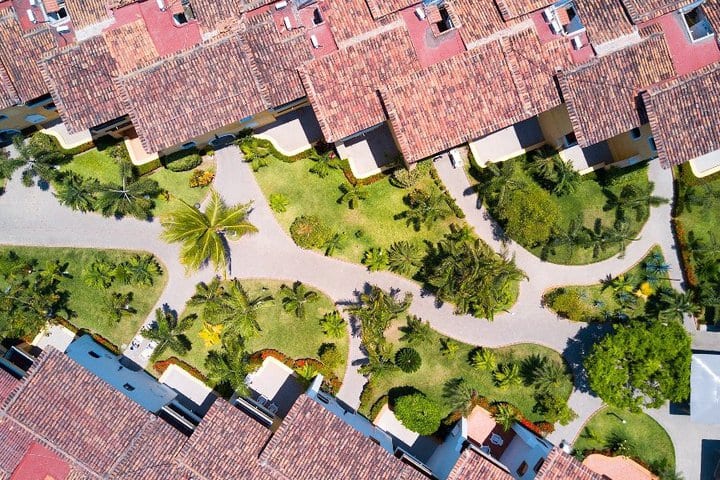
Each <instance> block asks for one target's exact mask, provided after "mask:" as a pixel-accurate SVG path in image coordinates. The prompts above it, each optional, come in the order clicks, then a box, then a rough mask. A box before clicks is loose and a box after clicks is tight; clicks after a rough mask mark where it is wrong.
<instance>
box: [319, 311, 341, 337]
mask: <svg viewBox="0 0 720 480" xmlns="http://www.w3.org/2000/svg"><path fill="white" fill-rule="evenodd" d="M320 328H322V331H323V333H325V335H328V336H330V337H334V338H340V337H342V336H344V335H345V333H346V329H345V320H344V319H343V318H342V316H341V315H340V312H338V311H337V310H333V311H332V312H328V313H326V314H325V315H323V317H322V318H321V319H320Z"/></svg>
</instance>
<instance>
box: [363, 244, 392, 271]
mask: <svg viewBox="0 0 720 480" xmlns="http://www.w3.org/2000/svg"><path fill="white" fill-rule="evenodd" d="M388 262H389V259H388V255H387V252H386V251H385V249H384V248H380V247H373V248H371V249H369V250H366V251H365V254H364V255H363V258H362V263H363V265H365V266H366V267H367V268H368V270H370V271H371V272H376V271H378V270H384V269H386V268H387V267H388Z"/></svg>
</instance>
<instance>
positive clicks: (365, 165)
mask: <svg viewBox="0 0 720 480" xmlns="http://www.w3.org/2000/svg"><path fill="white" fill-rule="evenodd" d="M336 148H337V152H338V155H339V156H340V158H347V159H348V161H349V162H350V169H351V170H352V172H353V175H355V177H356V178H367V177H371V176H373V175H375V174H378V173H380V172H382V171H383V170H384V169H386V168H388V167H390V166H391V165H395V164H396V162H397V159H398V158H399V156H400V152H399V151H398V148H397V146H396V145H395V140H394V139H393V137H392V134H391V133H390V128H389V127H388V125H387V124H386V123H383V124H381V125H379V126H377V127H375V128H373V129H371V130H368V131H366V132H363V133H361V134H359V135H358V136H356V137H353V138H351V139H349V140H346V141H345V142H342V143H337V144H336Z"/></svg>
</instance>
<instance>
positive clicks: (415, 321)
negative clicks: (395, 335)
mask: <svg viewBox="0 0 720 480" xmlns="http://www.w3.org/2000/svg"><path fill="white" fill-rule="evenodd" d="M406 321H407V325H406V326H404V327H400V330H401V331H402V332H403V335H402V336H401V337H400V340H401V341H403V342H407V343H409V344H411V345H412V344H416V345H417V344H421V343H425V342H428V341H430V339H431V338H432V328H431V327H430V323H428V322H425V321H423V319H422V318H420V317H416V316H415V315H408V316H407V317H406Z"/></svg>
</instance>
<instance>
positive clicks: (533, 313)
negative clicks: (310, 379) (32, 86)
mask: <svg viewBox="0 0 720 480" xmlns="http://www.w3.org/2000/svg"><path fill="white" fill-rule="evenodd" d="M216 159H217V168H218V174H217V177H216V182H215V188H217V190H218V191H219V192H220V193H221V195H222V196H223V197H224V198H225V199H226V201H227V202H228V203H230V204H232V203H237V202H247V201H253V202H254V203H253V210H252V212H251V213H250V221H251V222H252V223H253V224H255V225H256V226H257V227H258V228H259V233H257V234H254V235H250V236H247V237H244V238H243V239H241V240H240V241H237V242H232V244H231V256H232V265H231V271H230V275H232V276H237V277H239V278H275V279H280V280H287V281H289V282H290V281H294V280H300V281H302V282H305V283H307V284H309V285H312V286H313V287H315V288H318V289H319V290H321V291H323V292H324V293H326V294H327V295H329V296H330V297H331V298H332V299H333V300H334V301H335V302H336V303H337V304H338V305H339V306H343V305H346V304H347V303H348V302H351V301H353V300H354V299H355V294H356V292H359V291H362V290H364V289H365V288H366V287H367V285H368V284H377V285H380V286H381V287H383V288H385V289H388V288H391V287H392V288H398V289H400V290H402V291H409V292H411V293H412V294H413V295H414V301H413V304H412V307H411V312H412V313H414V314H416V315H418V316H421V317H423V318H425V319H427V320H429V321H430V323H431V324H432V326H433V327H434V328H435V329H437V330H438V331H439V332H440V333H442V334H444V335H447V336H450V337H453V338H456V339H458V340H462V341H464V342H467V343H472V344H476V345H485V346H491V347H495V346H503V345H509V344H514V343H520V342H533V343H538V344H542V345H545V346H547V347H549V348H552V349H554V350H556V351H558V352H561V353H563V355H564V356H565V358H566V359H567V360H568V362H569V363H570V365H571V367H572V368H573V370H574V371H575V373H576V379H577V382H576V389H575V391H574V392H573V394H572V396H571V397H570V406H571V407H572V408H573V409H574V410H575V411H576V412H577V413H578V414H579V418H578V419H577V421H575V422H573V423H571V424H570V425H568V426H566V427H561V428H559V429H558V430H557V431H556V432H555V433H554V434H553V435H552V436H551V437H550V439H551V440H552V441H554V442H557V441H559V440H562V439H567V440H573V439H574V438H575V437H576V436H577V434H578V432H579V431H580V428H581V427H582V424H583V423H584V421H585V420H586V419H587V418H588V417H589V416H590V415H591V414H592V413H593V412H594V411H596V410H597V409H598V408H599V407H600V406H601V401H600V400H599V399H598V398H596V397H594V396H592V395H591V394H590V393H589V392H588V391H587V386H586V383H585V381H584V378H583V376H582V369H581V366H580V360H581V359H582V357H583V355H584V353H585V352H586V351H587V348H588V347H589V345H591V344H592V342H593V341H594V339H595V338H597V336H598V335H600V334H601V333H602V332H603V329H604V328H607V327H604V326H602V325H585V324H581V323H576V322H570V321H568V320H565V319H561V318H558V317H557V316H556V315H554V314H552V313H551V312H550V311H549V310H547V309H543V308H542V307H541V305H540V298H541V295H542V293H543V292H544V291H545V290H546V289H548V288H551V287H554V286H558V285H563V284H593V283H596V282H597V281H598V280H600V279H601V278H604V277H605V276H606V275H608V274H611V275H617V274H619V273H622V272H623V271H625V270H627V269H628V268H630V267H631V266H632V265H633V264H634V263H636V262H637V261H639V260H640V259H641V258H642V257H643V256H644V255H645V254H646V252H647V251H648V250H649V249H650V248H651V247H652V246H653V245H655V244H658V245H660V246H661V248H662V249H663V252H664V254H665V257H666V259H667V260H668V262H669V263H670V265H671V277H679V275H680V269H679V264H678V261H677V255H676V253H675V250H674V245H673V244H672V238H673V237H672V235H671V232H670V222H669V218H670V217H669V214H670V206H669V205H664V206H661V207H658V208H654V209H652V212H651V214H650V219H649V221H648V223H647V225H646V227H645V228H644V229H643V231H642V233H641V240H639V241H637V242H634V243H632V244H631V245H630V246H629V247H628V249H627V253H626V255H625V257H624V258H623V259H618V258H612V259H609V260H606V261H604V262H600V263H597V264H594V265H589V266H578V267H567V266H559V265H553V264H549V263H547V262H542V261H540V260H539V259H538V258H536V257H535V256H533V255H532V254H530V253H529V252H528V251H526V250H525V249H523V248H522V247H520V246H519V245H517V244H514V243H513V242H509V243H506V244H504V245H503V244H502V242H500V241H499V240H498V239H497V237H496V232H497V231H498V229H497V226H496V225H494V224H493V222H492V221H491V220H490V219H489V218H488V217H487V215H486V213H485V212H484V210H482V209H477V208H476V202H477V200H476V198H477V197H476V195H475V194H473V193H472V191H471V190H470V189H469V187H470V185H469V183H468V180H467V178H466V176H465V175H464V173H463V171H462V170H455V169H453V168H452V167H451V166H450V165H449V163H448V162H444V161H443V162H440V163H438V164H437V168H438V171H439V173H440V176H441V178H442V180H443V182H445V184H446V185H447V187H448V189H449V190H450V193H451V195H453V196H454V197H455V198H456V199H457V201H458V204H459V205H460V207H461V208H462V209H463V210H464V211H465V213H466V214H467V220H468V222H469V223H470V224H471V225H472V226H473V227H474V228H475V230H476V231H477V233H478V235H479V236H480V237H481V238H483V239H485V240H486V241H487V242H488V244H490V245H491V247H493V248H494V249H496V250H498V251H500V250H501V249H502V248H507V249H508V250H509V251H510V252H511V253H513V254H514V255H515V258H516V261H517V263H518V265H519V266H520V268H522V269H523V270H524V271H525V272H526V273H527V274H528V276H529V277H530V279H531V281H525V282H522V284H521V288H520V296H519V299H518V302H517V303H516V305H515V306H513V307H512V309H511V311H510V312H509V313H505V314H501V315H498V317H497V318H496V320H495V321H494V322H488V321H485V320H481V319H476V318H473V317H472V316H470V315H454V314H453V312H452V307H451V306H449V305H447V304H445V305H438V304H437V303H436V299H435V298H434V297H433V296H430V295H428V296H424V297H423V296H422V294H421V289H420V286H419V285H418V284H416V283H414V282H412V281H410V280H407V279H405V278H402V277H399V276H396V275H394V274H392V273H389V272H375V273H370V272H367V271H366V269H365V268H364V267H362V266H361V265H355V264H350V263H347V262H343V261H339V260H337V259H333V258H328V257H324V256H322V255H320V254H318V253H315V252H311V251H307V250H302V249H300V248H298V247H297V246H295V244H294V243H293V242H292V240H291V239H290V238H289V237H288V236H287V235H286V234H285V232H284V231H283V230H282V228H281V227H280V225H279V224H278V223H277V221H276V220H275V217H274V215H273V214H272V212H271V211H270V208H269V206H268V204H267V202H266V200H265V198H264V196H263V194H262V191H261V190H260V188H259V186H258V184H257V182H256V181H255V177H254V175H253V173H252V171H251V169H250V167H249V165H248V164H246V163H244V162H242V157H241V154H240V152H239V150H238V149H237V148H236V147H227V148H225V149H222V150H219V151H218V152H217V154H216ZM650 175H651V177H652V178H653V180H654V181H655V182H656V193H657V194H659V195H661V196H665V197H668V198H669V197H671V195H672V181H671V178H670V176H669V174H668V172H666V171H663V170H661V169H660V168H659V165H657V164H656V163H654V164H652V165H651V167H650ZM17 177H19V176H16V178H15V179H14V180H13V181H12V182H10V183H9V184H8V186H7V193H6V194H5V195H3V196H2V197H0V244H18V245H38V244H40V245H44V246H75V247H95V248H97V247H101V248H125V249H137V250H147V251H150V252H152V253H154V254H155V255H156V256H157V257H158V258H159V259H160V260H161V261H162V262H163V263H164V265H165V268H166V269H167V271H168V273H169V282H168V286H167V288H166V289H165V291H164V292H163V294H162V296H161V298H160V299H159V300H158V306H160V305H163V304H168V305H169V306H170V307H171V308H175V309H177V310H181V309H182V308H183V306H184V304H185V301H186V300H187V299H188V298H189V297H190V296H191V295H192V294H193V292H194V288H195V284H196V283H197V282H198V281H201V280H208V279H209V278H211V277H212V275H213V272H212V271H210V269H207V268H206V269H204V270H202V271H200V272H199V273H194V274H192V275H190V276H186V275H185V270H184V267H183V266H182V265H180V264H179V262H178V252H179V248H178V247H177V246H176V245H168V244H166V243H164V242H162V241H161V240H160V239H159V233H160V226H159V224H158V223H157V222H141V221H137V220H134V219H123V220H119V221H118V220H114V219H106V218H103V217H101V216H99V215H95V214H80V213H77V212H73V211H71V210H69V209H67V208H65V207H62V206H60V205H58V204H57V202H56V201H55V199H54V197H53V196H52V194H51V193H50V192H43V191H41V190H39V189H37V188H31V189H28V188H24V187H22V186H21V185H20V182H19V178H17ZM152 319H153V315H151V316H150V317H149V318H148V322H150V321H152ZM351 333H352V329H351ZM712 335H713V334H703V335H700V334H697V335H696V340H695V341H696V343H699V340H698V339H700V340H701V341H702V343H703V344H711V345H712V344H714V345H717V341H716V340H715V341H714V338H713V337H711V336H712ZM713 341H714V342H713ZM141 350H142V347H141V348H140V349H137V350H135V351H134V352H126V353H127V354H128V355H129V356H131V357H132V358H134V359H136V360H137V361H139V362H141V363H144V362H142V360H143V359H141V358H138V352H139V351H141ZM363 359H364V356H363V353H362V351H361V350H360V341H359V338H358V336H357V335H351V345H350V358H349V362H348V368H347V372H346V376H345V381H344V383H343V386H342V388H341V390H340V393H339V395H338V397H339V398H340V399H341V400H342V401H344V402H345V403H347V404H348V405H350V406H353V407H357V406H358V404H359V396H360V392H361V391H362V387H363V385H364V383H365V379H364V378H363V377H362V376H361V375H359V373H358V372H357V368H358V365H359V364H360V363H362V361H363ZM651 415H653V417H655V418H656V419H657V420H658V421H659V422H660V423H661V424H662V425H663V426H665V427H666V429H668V431H669V432H670V434H671V436H672V437H673V439H674V440H675V441H676V442H680V441H681V440H685V441H684V443H683V444H682V446H679V445H678V443H676V446H677V448H678V464H679V468H680V469H681V470H682V471H683V472H684V473H685V474H686V477H687V478H697V477H698V476H699V473H698V475H693V474H694V473H695V472H697V470H698V468H699V467H697V463H698V461H699V457H700V451H699V445H700V439H701V438H720V432H717V434H716V432H715V431H714V430H711V429H705V430H703V429H700V428H698V429H696V430H695V429H693V428H686V427H687V423H688V422H687V419H686V418H684V417H675V416H672V417H671V416H669V415H667V414H666V413H664V410H660V411H656V412H651ZM703 431H704V432H706V434H705V435H703ZM696 447H697V448H696Z"/></svg>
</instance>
